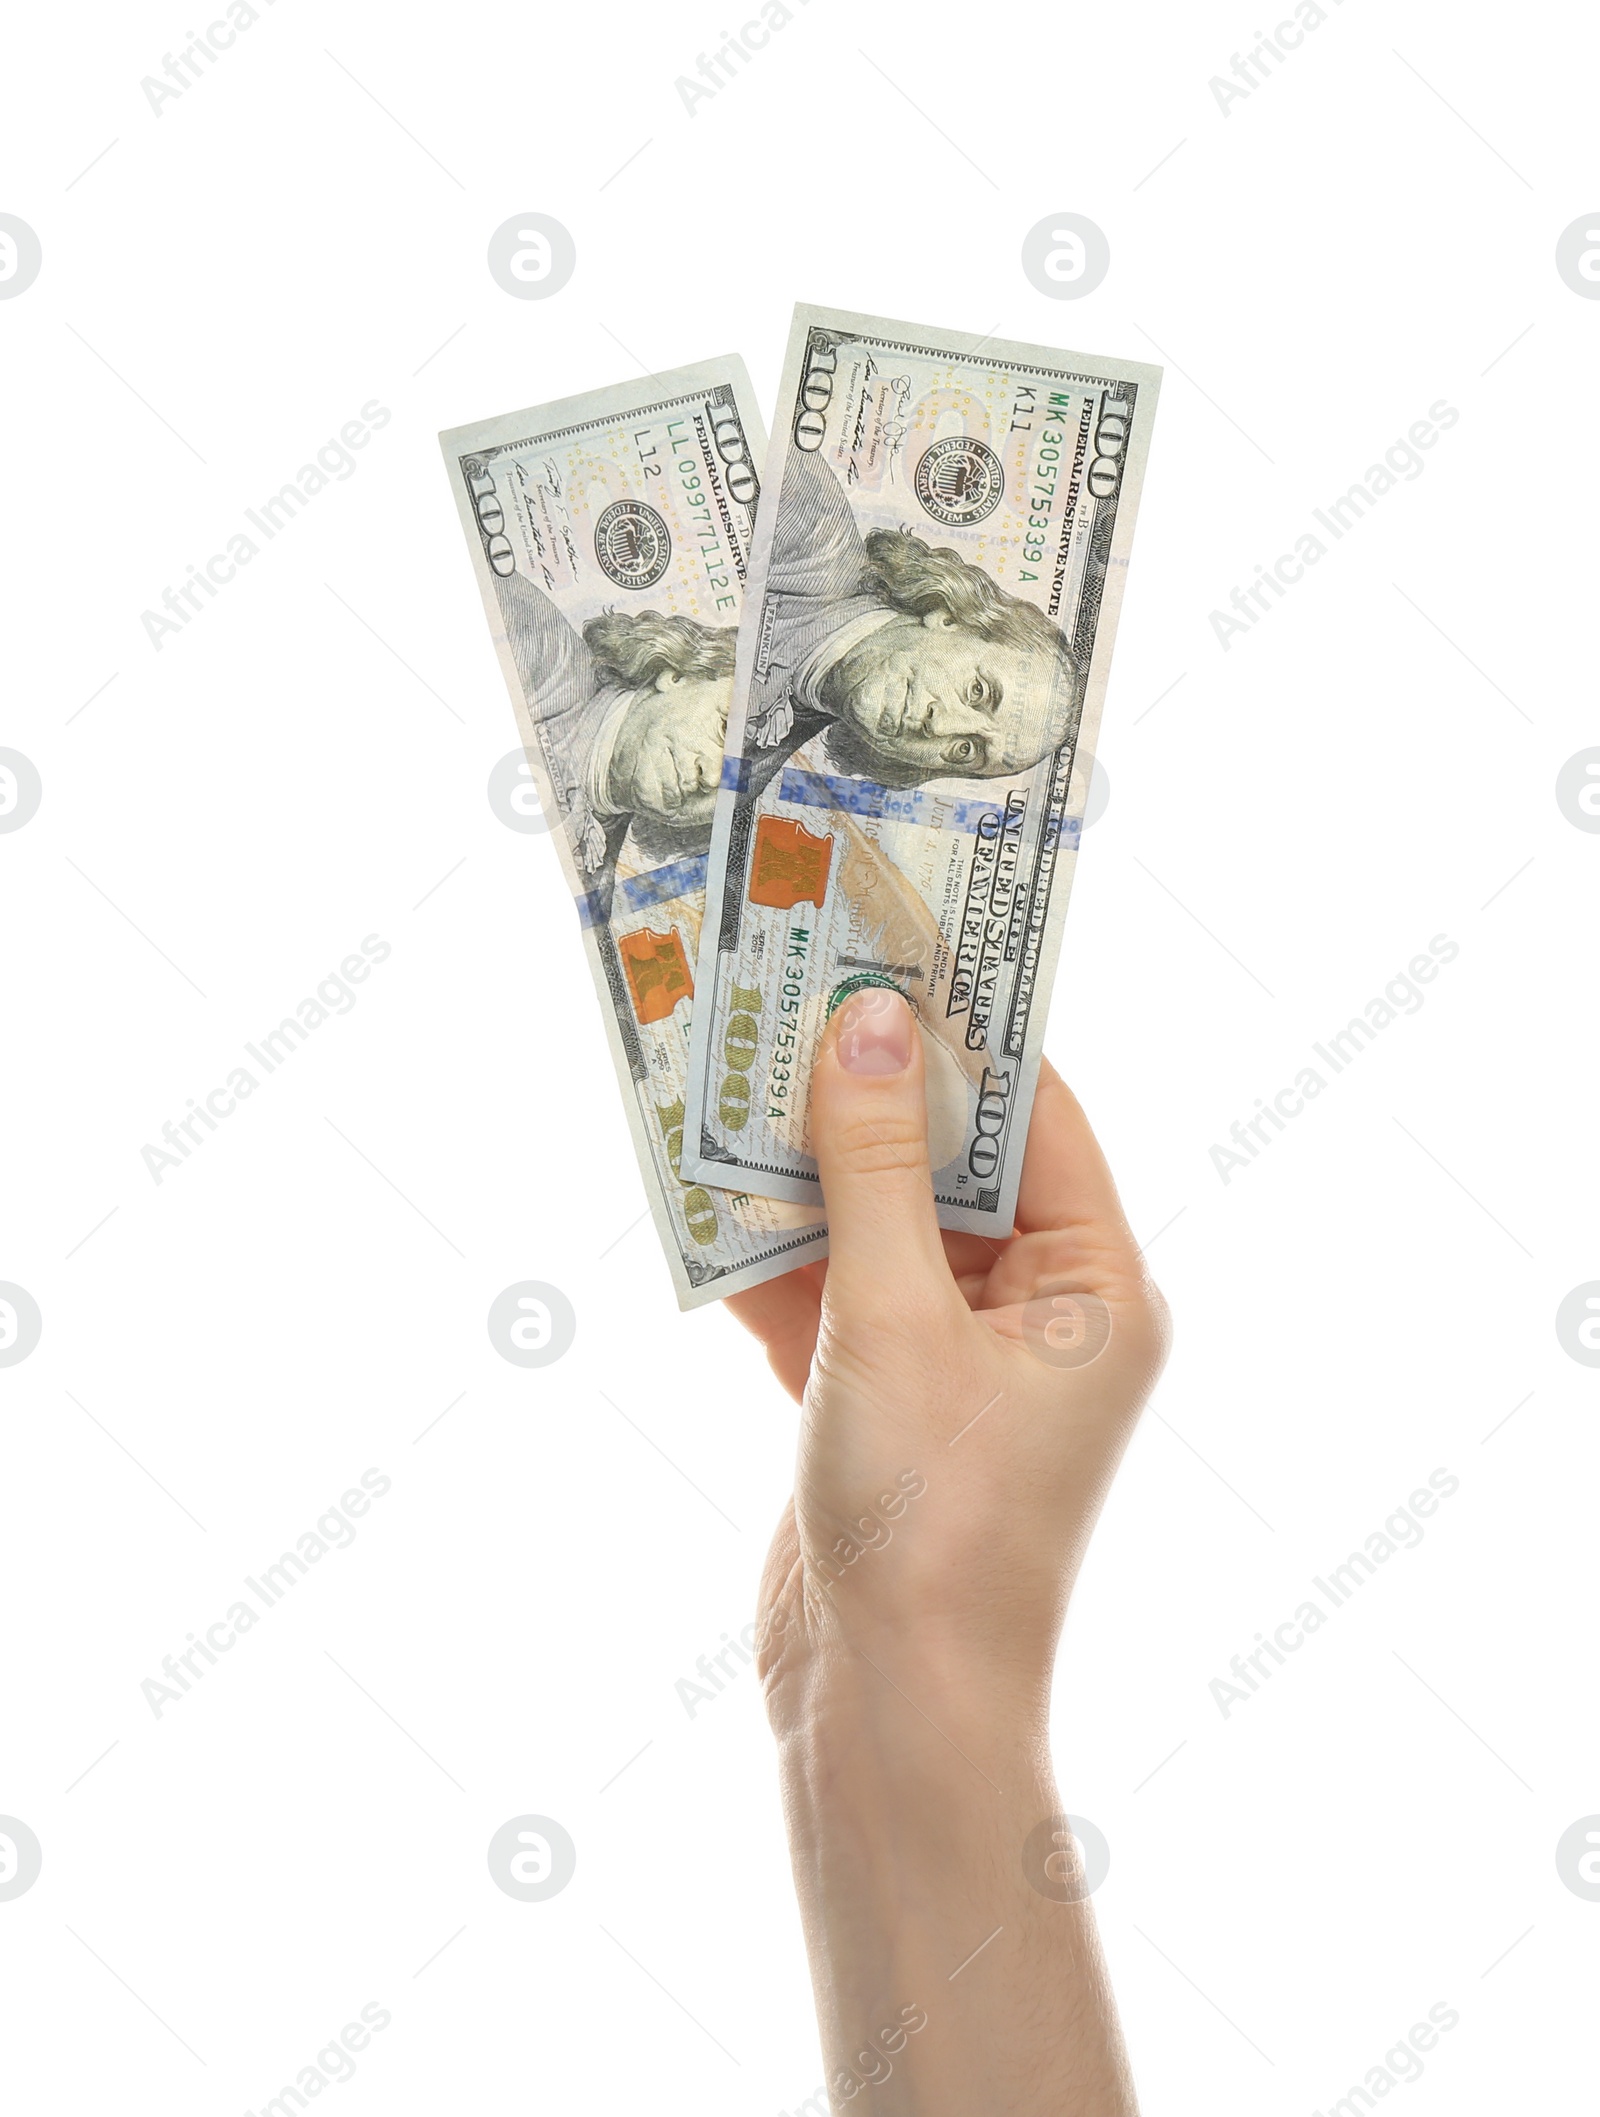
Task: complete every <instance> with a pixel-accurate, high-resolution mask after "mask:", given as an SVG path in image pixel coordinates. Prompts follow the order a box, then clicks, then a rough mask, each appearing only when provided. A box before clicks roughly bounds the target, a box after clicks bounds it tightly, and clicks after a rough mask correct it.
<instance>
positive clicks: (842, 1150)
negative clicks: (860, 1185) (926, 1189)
mask: <svg viewBox="0 0 1600 2117" xmlns="http://www.w3.org/2000/svg"><path fill="white" fill-rule="evenodd" d="M832 1145H833V1155H832V1159H833V1160H834V1162H835V1163H836V1165H837V1166H838V1167H839V1168H841V1169H842V1170H844V1171H846V1172H847V1173H848V1174H849V1175H851V1176H892V1175H896V1174H900V1175H910V1176H914V1177H917V1178H918V1179H919V1180H925V1179H926V1174H927V1167H928V1141H927V1133H926V1129H925V1127H924V1126H923V1124H922V1121H921V1118H920V1116H919V1115H915V1114H913V1113H911V1112H909V1111H901V1110H893V1109H889V1110H878V1111H874V1112H873V1113H872V1114H871V1115H870V1116H867V1115H865V1114H863V1115H861V1116H856V1117H849V1118H846V1119H845V1120H844V1122H843V1123H842V1124H841V1125H840V1126H839V1127H838V1129H837V1131H836V1132H835V1134H834V1137H833V1142H832Z"/></svg>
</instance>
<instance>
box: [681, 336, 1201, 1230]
mask: <svg viewBox="0 0 1600 2117" xmlns="http://www.w3.org/2000/svg"><path fill="white" fill-rule="evenodd" d="M1159 381H1160V371H1159V369H1156V368H1150V367H1144V366H1140V365H1137V364H1135V363H1133V362H1131V361H1122V360H1103V359H1099V358H1096V357H1088V356H1084V355H1082V354H1077V353H1057V352H1051V351H1048V350H1046V349H1044V348H1041V347H1037V346H1022V345H1007V344H1004V343H998V342H996V341H995V340H993V339H984V340H980V341H973V340H971V339H969V338H968V337H966V336H965V335H963V334H961V333H959V332H954V331H943V330H925V329H922V328H920V327H918V326H915V325H911V324H899V323H889V322H885V321H884V320H882V319H881V318H877V317H869V316H858V315H854V314H850V313H847V312H843V311H836V310H829V309H813V308H806V307H801V308H799V309H797V310H796V312H795V320H794V327H793V330H792V332H791V335H790V340H789V350H788V355H787V358H786V361H785V364H784V373H783V382H782V386H781V388H780V391H779V398H778V410H777V417H776V420H775V434H774V439H773V443H772V447H771V452H770V454H769V456H768V460H767V476H766V488H767V489H766V496H765V498H764V499H763V501H762V512H761V518H760V521H759V523H758V525H757V530H756V543H755V554H754V560H753V563H752V567H751V579H750V586H749V590H748V593H747V600H746V605H745V612H744V617H743V620H742V622H741V625H740V631H739V658H738V669H737V672H736V675H735V679H734V703H733V712H732V716H731V719H730V722H729V731H728V735H729V739H728V757H727V762H726V764H725V766H724V770H723V786H722V793H721V795H720V797H719V801H718V808H717V820H716V832H715V836H714V838H713V841H712V857H711V882H710V894H709V900H708V907H707V916H706V924H705V929H704V938H703V940H702V943H701V955H700V968H699V983H700V991H699V997H698V999H697V1000H696V1003H695V1021H694V1030H693V1038H692V1047H691V1059H690V1082H689V1093H688V1098H687V1100H688V1106H689V1124H688V1126H687V1128H686V1130H685V1135H684V1136H685V1149H684V1156H683V1168H684V1171H685V1173H686V1174H693V1175H695V1176H697V1177H699V1178H700V1179H701V1180H702V1181H703V1182H705V1183H708V1184H733V1185H736V1186H741V1187H743V1188H745V1189H747V1190H751V1191H761V1192H765V1193H766V1194H767V1195H769V1196H770V1197H773V1198H782V1199H789V1200H815V1199H816V1198H817V1197H818V1196H819V1188H818V1184H817V1177H816V1165H815V1163H814V1161H813V1159H812V1157H811V1154H810V1152H809V1150H808V1142H807V1129H806V1100H807V1098H806V1087H807V1080H808V1077H809V1072H810V1066H811V1060H812V1057H813V1054H814V1053H815V1050H816V1047H817V1043H818V1040H819V1038H820V1037H821V1035H822V1032H823V1029H824V1027H825V1025H826V1022H827V1019H828V1016H829V1014H830V1012H831V1011H832V1009H833V1008H834V1007H836V1006H837V1005H838V1004H839V1003H840V1001H841V999H843V998H844V997H846V996H848V995H849V994H850V993H851V992H853V991H855V990H857V989H858V988H860V987H861V986H864V985H892V986H894V987H896V988H897V989H898V990H899V991H901V992H903V993H904V994H905V996H906V998H907V999H908V1000H909V1001H910V1003H911V1006H912V1008H913V1009H914V1011H915V1013H916V1016H917V1019H918V1022H919V1024H920V1027H921V1031H922V1038H923V1044H924V1049H925V1053H926V1057H927V1072H928V1090H929V1121H930V1142H931V1149H932V1166H933V1181H934V1192H935V1195H936V1197H937V1200H938V1205H939V1217H940V1219H941V1221H942V1222H943V1224H944V1225H945V1226H946V1227H955V1228H966V1229H970V1230H974V1231H976V1232H977V1233H980V1234H995V1235H1000V1234H1005V1233H1007V1232H1009V1230H1010V1228H1011V1226H1012V1214H1013V1209H1014V1207H1015V1204H1016V1196H1017V1185H1018V1181H1019V1178H1020V1174H1021V1163H1022V1152H1023V1147H1024V1145H1025V1143H1026V1140H1027V1133H1028V1117H1029V1113H1030V1111H1031V1108H1032V1104H1033V1091H1034V1085H1035V1081H1036V1078H1037V1073H1038V1062H1039V1051H1040V1040H1041V1037H1042V1033H1043V1028H1044V1018H1045V1013H1046V1010H1047V1006H1048V1002H1049V997H1050V985H1051V979H1052V976H1053V973H1054V969H1055V962H1056V954H1057V950H1058V947H1059V944H1060V934H1061V922H1062V919H1063V917H1064V915H1065V911H1066V900H1067V892H1068V888H1069V886H1070V883H1071V877H1072V868H1073V862H1074V858H1075V855H1076V851H1077V843H1078V833H1079V828H1080V824H1081V819H1082V815H1083V808H1084V801H1085V797H1086V784H1085V783H1086V780H1087V776H1088V775H1087V763H1088V759H1089V755H1090V753H1091V751H1092V746H1093V743H1094V740H1095V736H1096V731H1097V727H1098V722H1099V716H1100V708H1101V702H1102V699H1103V697H1104V693H1105V685H1106V672H1107V666H1108V663H1109V660H1110V654H1111V639H1112V633H1113V631H1114V629H1115V624H1116V616H1117V610H1118V606H1119V604H1120V601H1121V596H1122V584H1123V577H1124V572H1125V569H1126V566H1127V561H1128V550H1129V546H1130V544H1131V542H1132V538H1133V524H1134V513H1135V509H1136V507H1137V504H1138V497H1139V487H1140V482H1141V479H1142V476H1143V472H1144V465H1145V456H1146V453H1147V451H1148V448H1149V443H1150V427H1151V421H1152V419H1153V417H1154V414H1155V403H1156V392H1157V387H1158V384H1159Z"/></svg>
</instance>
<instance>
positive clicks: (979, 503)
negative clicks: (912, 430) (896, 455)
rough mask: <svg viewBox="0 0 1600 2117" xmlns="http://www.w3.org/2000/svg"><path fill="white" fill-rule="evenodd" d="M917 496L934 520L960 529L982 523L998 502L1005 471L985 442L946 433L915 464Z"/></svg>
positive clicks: (1004, 485) (1004, 480) (1004, 483)
mask: <svg viewBox="0 0 1600 2117" xmlns="http://www.w3.org/2000/svg"><path fill="white" fill-rule="evenodd" d="M914 483H915V485H916V492H917V498H918V499H919V500H920V501H921V502H922V505H923V507H924V508H925V509H926V511H927V512H928V513H929V514H930V515H932V517H933V519H934V520H935V521H936V522H942V523H943V524H944V525H945V527H946V528H947V529H962V528H965V527H966V526H967V524H969V523H972V522H985V521H987V520H988V518H989V516H990V515H992V514H993V513H994V511H995V509H996V508H997V507H998V506H999V505H1000V499H1001V495H1002V494H1003V493H1004V492H1005V489H1006V474H1005V472H1004V471H1003V470H1002V469H1001V468H1000V458H999V457H998V456H997V455H996V454H995V452H994V450H993V449H992V448H990V447H989V445H988V443H987V442H984V441H975V440H974V439H973V438H972V436H971V435H970V434H948V435H946V437H945V438H944V440H943V441H935V443H934V444H933V446H932V448H930V449H928V450H926V451H925V452H924V454H923V457H922V461H921V462H920V463H919V464H918V465H917V474H916V478H915V480H914Z"/></svg>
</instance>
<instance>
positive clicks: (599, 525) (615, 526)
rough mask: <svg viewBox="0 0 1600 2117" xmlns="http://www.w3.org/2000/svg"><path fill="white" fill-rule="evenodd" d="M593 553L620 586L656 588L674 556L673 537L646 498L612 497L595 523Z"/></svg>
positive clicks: (608, 576) (608, 575)
mask: <svg viewBox="0 0 1600 2117" xmlns="http://www.w3.org/2000/svg"><path fill="white" fill-rule="evenodd" d="M594 555H595V557H596V558H597V559H598V560H599V561H600V563H601V565H602V566H603V567H604V568H605V570H606V575H607V578H608V579H610V580H613V581H615V582H616V584H617V586H618V587H619V588H654V586H655V585H656V583H657V581H659V580H660V578H661V576H662V575H663V574H664V573H665V572H666V570H667V562H668V561H669V560H670V559H671V557H672V538H671V536H670V534H669V533H668V530H667V525H666V523H665V522H663V521H662V519H661V517H660V515H658V514H657V513H656V511H655V509H654V508H653V507H647V506H646V505H645V503H644V501H643V500H613V501H612V503H611V505H610V506H609V507H607V508H605V509H604V510H603V511H602V513H601V516H600V519H599V521H598V522H596V524H595V525H594Z"/></svg>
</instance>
